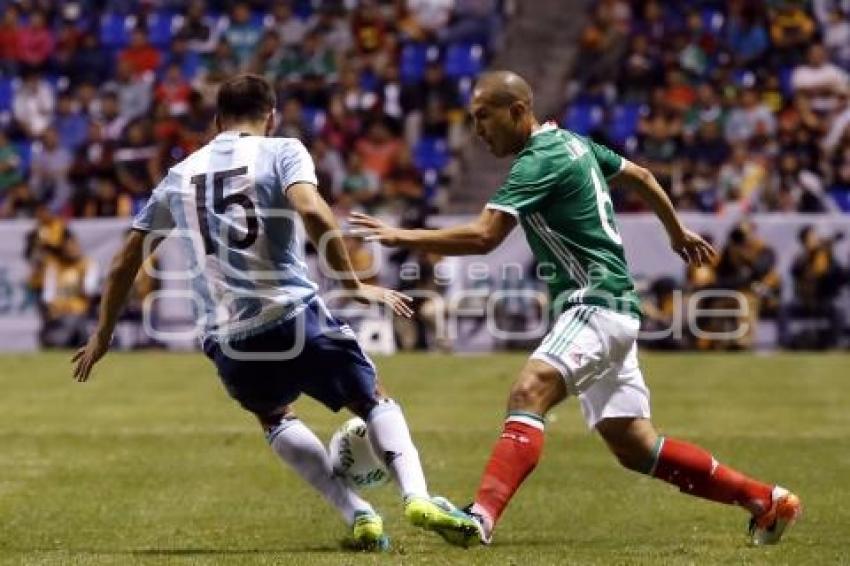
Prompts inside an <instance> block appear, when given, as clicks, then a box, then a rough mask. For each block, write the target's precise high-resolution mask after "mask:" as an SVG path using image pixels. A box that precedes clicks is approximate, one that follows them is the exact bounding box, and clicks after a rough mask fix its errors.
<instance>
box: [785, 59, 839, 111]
mask: <svg viewBox="0 0 850 566" xmlns="http://www.w3.org/2000/svg"><path fill="white" fill-rule="evenodd" d="M847 84H848V75H847V72H846V71H844V70H843V69H842V68H841V67H839V66H838V65H835V64H833V63H831V62H830V61H829V56H828V54H827V51H826V48H825V47H824V46H823V45H820V44H815V45H812V46H811V47H810V48H809V53H808V56H807V60H806V64H805V65H799V66H798V67H797V68H796V69H794V72H793V73H792V74H791V86H792V87H793V89H794V92H795V94H801V95H803V96H807V97H810V98H811V104H812V109H813V110H815V111H816V112H827V111H831V110H833V109H834V107H835V101H834V97H835V95H836V94H838V93H841V92H843V90H844V89H845V88H846V86H847Z"/></svg>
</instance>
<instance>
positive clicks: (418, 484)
mask: <svg viewBox="0 0 850 566" xmlns="http://www.w3.org/2000/svg"><path fill="white" fill-rule="evenodd" d="M366 424H367V426H368V431H369V441H370V442H371V443H372V448H373V449H374V450H375V453H376V454H378V457H379V458H382V459H383V460H384V462H385V463H386V464H387V467H388V468H389V469H390V472H391V473H392V475H393V477H394V478H395V480H396V482H398V487H399V489H400V490H401V495H402V497H404V498H408V497H428V485H427V484H426V483H425V474H424V473H422V464H421V463H420V462H419V452H417V450H416V446H414V445H413V440H411V438H410V431H409V430H408V428H407V422H406V421H405V420H404V415H403V414H402V412H401V407H399V406H398V405H397V404H396V403H395V401H392V400H390V399H387V400H385V401H381V402H380V403H378V404H377V405H376V406H375V408H374V409H372V412H370V413H369V418H368V420H367V422H366Z"/></svg>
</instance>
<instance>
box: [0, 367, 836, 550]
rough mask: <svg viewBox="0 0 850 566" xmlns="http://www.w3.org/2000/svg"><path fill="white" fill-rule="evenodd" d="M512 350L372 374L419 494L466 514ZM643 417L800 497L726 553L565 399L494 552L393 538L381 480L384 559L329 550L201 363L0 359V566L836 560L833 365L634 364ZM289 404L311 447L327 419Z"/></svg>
mask: <svg viewBox="0 0 850 566" xmlns="http://www.w3.org/2000/svg"><path fill="white" fill-rule="evenodd" d="M523 360H524V357H523V356H518V355H495V356H487V357H461V356H453V357H438V356H428V355H424V356H397V357H393V358H388V359H380V360H378V365H379V367H380V370H381V373H382V376H383V380H384V382H385V384H386V385H387V387H388V389H389V390H390V391H391V392H392V393H393V395H394V396H395V397H396V398H397V399H399V400H400V401H401V402H402V403H403V405H404V407H405V410H406V413H407V416H408V418H409V420H410V422H411V426H412V429H413V434H414V438H415V440H416V441H417V443H418V445H419V448H420V452H421V454H422V458H423V462H424V465H425V468H426V472H427V474H428V477H429V481H430V483H431V487H432V490H433V491H434V492H435V493H440V494H443V495H446V496H448V497H450V498H451V499H453V500H454V501H456V502H457V503H466V502H467V501H468V500H469V498H470V497H471V495H472V493H473V492H474V490H475V487H476V485H477V481H478V478H479V474H480V472H481V469H482V467H483V465H484V462H485V460H486V458H487V455H488V453H489V450H490V446H491V444H492V442H493V441H494V439H495V438H496V435H497V433H498V429H499V426H500V422H501V418H502V407H503V406H504V400H505V396H506V393H507V389H508V386H509V384H510V382H511V380H512V379H513V376H514V374H515V373H516V371H517V370H518V369H519V368H520V367H521V365H522V363H523ZM642 363H643V369H644V373H645V375H646V376H647V379H648V382H649V384H650V387H651V388H652V393H653V398H652V400H653V408H654V419H655V421H656V423H657V425H658V426H659V427H660V428H661V429H662V430H663V431H665V432H667V433H669V434H671V435H676V436H679V437H682V438H686V439H689V440H691V441H694V442H697V443H700V444H703V445H704V446H706V447H707V448H709V449H711V450H712V451H713V452H714V454H715V456H716V457H717V458H718V459H721V460H722V461H724V462H727V463H730V464H733V465H734V466H737V467H739V468H741V469H742V470H744V471H747V472H749V473H751V474H753V475H755V476H757V477H762V478H765V479H767V480H771V481H777V482H780V483H782V484H784V485H787V486H790V487H792V488H794V489H795V491H797V492H798V493H799V494H800V495H801V497H802V498H803V500H804V503H805V504H806V515H805V516H804V518H803V520H802V521H801V522H800V523H799V524H798V525H797V527H795V529H793V530H792V531H791V532H790V536H789V537H788V538H787V540H786V541H784V542H783V544H782V545H779V546H776V547H771V548H751V547H748V546H747V545H746V544H745V536H744V529H745V523H746V516H745V514H744V513H743V512H741V511H740V510H737V509H733V508H729V507H723V506H720V505H715V504H711V503H707V502H704V501H699V500H695V499H691V498H687V497H684V496H682V495H679V494H678V493H677V492H676V491H675V490H674V489H673V488H671V487H669V486H666V485H665V484H662V483H660V482H657V481H654V480H650V479H648V478H645V477H643V476H639V475H635V474H631V473H629V472H626V471H624V470H622V469H620V468H619V467H618V466H617V465H616V464H615V461H614V459H613V458H612V457H611V456H610V455H609V454H608V453H607V451H606V450H605V448H604V447H603V445H602V443H601V441H600V440H599V439H598V438H597V437H595V436H594V435H592V434H590V433H588V432H587V431H586V430H585V428H584V424H583V421H582V420H581V417H580V411H579V409H578V407H577V405H576V403H575V402H574V401H568V402H567V403H565V404H564V405H563V406H561V407H559V408H558V409H557V410H556V411H555V412H554V413H553V416H552V419H551V422H550V423H549V425H548V429H547V441H546V442H547V444H546V448H545V451H544V456H543V460H542V462H541V464H540V466H539V467H538V469H537V471H536V472H535V474H534V475H533V476H532V477H531V478H530V479H529V481H528V482H527V483H526V485H525V486H524V487H523V489H522V491H521V492H520V493H519V495H518V496H517V497H516V498H515V500H514V501H513V503H512V505H511V507H510V508H509V509H508V511H507V512H506V514H505V516H504V519H503V521H502V523H501V524H500V526H499V530H498V533H497V540H496V543H495V544H494V545H493V546H492V547H490V548H478V549H473V550H470V551H463V550H459V549H454V548H449V547H447V546H445V545H444V544H443V543H442V541H440V540H439V539H438V538H436V537H433V536H429V535H428V534H427V533H422V532H419V531H417V530H415V529H413V528H411V527H408V526H407V525H406V524H404V522H403V520H402V516H401V512H400V505H399V502H398V497H397V494H396V493H395V490H394V489H392V488H391V487H387V488H382V489H380V490H376V491H374V492H371V493H368V494H367V495H368V497H369V498H370V499H371V500H372V501H373V503H375V504H376V506H377V507H378V508H379V509H380V510H381V512H382V513H383V514H384V516H385V519H386V524H387V528H388V531H389V533H390V535H391V536H392V538H393V548H394V550H393V551H392V553H390V554H389V555H383V556H369V555H358V554H350V553H346V552H343V551H341V550H339V547H338V544H337V543H338V540H339V539H340V538H341V537H342V535H343V534H344V533H345V530H344V528H343V525H342V523H341V521H339V519H338V518H337V516H336V515H335V513H334V512H333V511H332V510H330V509H329V508H327V507H326V506H325V505H324V504H323V503H322V502H321V501H320V500H319V499H318V497H317V496H315V495H314V494H313V493H312V492H310V491H309V490H308V489H307V488H306V487H305V486H304V485H302V483H300V481H299V480H298V479H297V478H296V477H295V476H294V474H293V473H291V472H290V471H289V470H287V469H284V468H283V467H282V466H281V465H280V464H279V462H278V461H277V460H276V458H275V457H274V456H273V454H272V453H271V451H269V450H268V448H267V447H266V445H265V442H264V439H263V437H262V434H260V430H259V428H258V427H257V426H256V425H255V424H254V422H253V419H252V418H251V417H250V416H249V415H248V414H246V413H244V412H242V411H241V410H240V409H238V408H237V406H236V405H235V404H234V403H233V402H231V401H230V400H229V399H228V398H227V397H226V395H225V394H224V392H223V389H222V388H221V387H220V386H219V384H218V382H217V379H216V378H215V376H214V373H213V370H212V367H211V366H210V365H209V363H208V362H207V361H206V360H205V359H204V358H203V357H202V356H201V355H190V354H160V353H144V354H123V355H122V354H112V355H110V356H109V357H108V358H107V359H106V360H105V361H104V362H103V364H102V366H100V367H99V368H98V369H97V370H96V372H97V373H96V375H95V378H94V380H93V381H92V382H90V383H88V384H85V385H80V384H76V383H74V382H72V381H71V379H70V377H69V371H68V364H67V356H65V355H38V356H5V357H0V392H2V401H0V447H2V449H1V451H0V562H4V563H15V564H20V563H24V564H31V563H39V564H44V563H46V564H68V563H75V564H128V563H131V564H132V563H140V564H141V563H144V564H148V563H151V564H153V563H160V564H161V563H169V564H171V563H216V564H278V563H279V564H378V563H380V564H399V563H401V564H440V565H443V564H499V565H503V564H527V565H532V564H534V565H537V564H565V563H576V564H662V563H663V564H719V563H726V564H731V563H736V564H740V563H744V564H764V563H775V564H791V563H793V564H834V563H841V562H844V563H850V544H848V541H850V502H848V500H847V489H846V486H847V485H848V478H850V403H849V402H848V401H850V382H848V379H850V373H848V368H849V367H850V358H848V357H847V356H840V355H811V356H776V357H754V356H748V355H740V356H736V355H716V356H715V355H699V356H697V355H666V356H661V355H648V354H645V355H644V356H643V358H642ZM299 412H300V414H301V416H302V417H303V418H304V420H306V421H307V422H308V423H309V424H310V425H311V426H313V428H314V429H315V430H316V431H317V433H318V434H319V435H320V436H321V437H322V438H324V439H327V438H328V437H329V436H330V434H331V432H332V431H333V429H334V428H335V427H336V426H337V425H338V424H339V423H341V422H342V421H343V419H344V418H345V417H344V416H343V415H334V414H331V413H329V412H327V411H325V410H323V409H322V408H321V407H319V406H317V405H316V404H314V403H313V402H312V401H309V400H303V401H300V402H299Z"/></svg>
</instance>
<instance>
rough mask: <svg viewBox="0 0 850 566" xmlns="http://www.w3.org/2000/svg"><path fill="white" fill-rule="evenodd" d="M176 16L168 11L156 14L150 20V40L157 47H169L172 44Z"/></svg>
mask: <svg viewBox="0 0 850 566" xmlns="http://www.w3.org/2000/svg"><path fill="white" fill-rule="evenodd" d="M173 20H174V14H172V13H171V12H168V11H166V10H160V11H158V12H154V13H153V14H151V15H150V17H149V18H148V40H149V41H150V42H151V43H152V44H153V45H155V46H156V47H168V45H169V44H170V43H171V36H172V31H173V25H172V21H173Z"/></svg>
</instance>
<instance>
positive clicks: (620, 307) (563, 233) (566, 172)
mask: <svg viewBox="0 0 850 566" xmlns="http://www.w3.org/2000/svg"><path fill="white" fill-rule="evenodd" d="M624 164H625V159H624V158H623V157H621V156H619V155H617V154H616V153H614V152H613V151H611V150H610V149H608V148H606V147H604V146H601V145H598V144H596V143H594V142H593V141H591V140H589V139H585V138H583V137H580V136H578V135H576V134H573V133H571V132H568V131H565V130H561V129H559V128H557V127H556V126H555V125H554V124H551V123H550V124H546V125H544V126H543V127H541V128H540V129H539V130H537V131H536V132H534V134H532V136H531V138H530V139H529V141H528V143H527V144H526V146H525V148H523V150H522V151H521V152H520V153H519V155H517V157H516V159H515V160H514V162H513V165H512V166H511V171H510V173H509V175H508V178H507V180H506V181H505V183H504V184H503V185H502V186H501V187H500V188H499V190H498V191H496V194H495V195H494V196H493V198H492V199H490V202H489V203H487V207H488V208H493V209H496V210H501V211H504V212H507V213H509V214H512V215H514V216H515V217H517V219H518V220H519V222H520V223H521V224H522V227H523V229H524V230H525V235H526V239H527V240H528V245H529V246H531V251H532V252H533V253H534V256H535V258H536V259H537V262H538V274H540V276H541V277H543V278H544V279H546V281H547V283H548V285H549V292H550V294H551V296H552V303H553V306H554V307H555V309H556V312H560V311H562V310H564V309H566V308H568V307H569V306H572V305H578V304H585V305H596V306H602V307H607V308H611V309H613V310H616V311H618V312H622V313H625V314H630V315H632V316H636V317H640V304H639V300H638V296H637V293H636V292H635V287H634V283H633V281H632V278H631V276H630V275H629V269H628V266H627V265H626V258H625V254H624V252H623V241H622V238H621V237H620V234H619V233H618V231H617V225H616V223H615V221H614V207H613V205H612V204H611V196H610V194H609V192H608V183H607V182H606V181H607V179H609V178H610V177H613V176H614V175H616V174H617V173H619V172H620V171H621V170H622V168H623V166H624Z"/></svg>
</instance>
